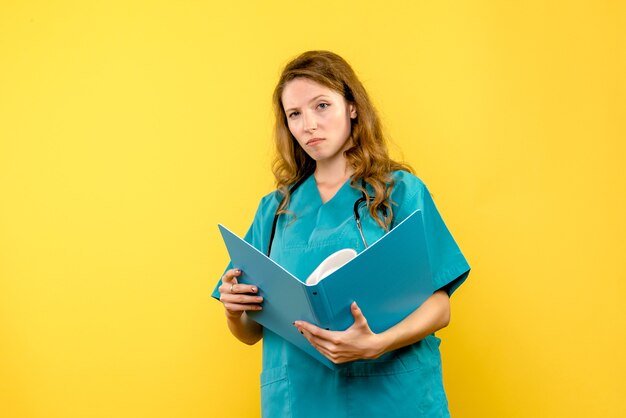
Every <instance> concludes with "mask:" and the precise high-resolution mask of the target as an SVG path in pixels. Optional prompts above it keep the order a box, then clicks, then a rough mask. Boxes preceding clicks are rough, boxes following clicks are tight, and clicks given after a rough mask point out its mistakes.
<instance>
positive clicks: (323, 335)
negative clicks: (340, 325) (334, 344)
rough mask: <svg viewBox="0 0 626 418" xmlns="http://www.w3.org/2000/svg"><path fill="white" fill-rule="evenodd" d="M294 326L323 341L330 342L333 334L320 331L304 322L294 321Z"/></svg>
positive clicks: (320, 329)
mask: <svg viewBox="0 0 626 418" xmlns="http://www.w3.org/2000/svg"><path fill="white" fill-rule="evenodd" d="M294 325H295V326H296V328H298V329H299V330H302V331H307V332H308V333H309V334H311V335H313V336H315V337H317V338H320V339H324V340H330V339H331V338H332V335H333V332H334V331H328V330H325V329H322V328H320V327H317V326H315V325H313V324H311V323H309V322H306V321H296V322H294Z"/></svg>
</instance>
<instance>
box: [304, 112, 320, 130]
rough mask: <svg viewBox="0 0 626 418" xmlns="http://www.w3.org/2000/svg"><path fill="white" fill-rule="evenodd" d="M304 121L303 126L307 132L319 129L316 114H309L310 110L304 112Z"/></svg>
mask: <svg viewBox="0 0 626 418" xmlns="http://www.w3.org/2000/svg"><path fill="white" fill-rule="evenodd" d="M302 119H303V120H302V122H303V123H304V125H303V127H304V130H305V131H306V132H313V131H314V130H316V129H317V121H316V120H315V116H314V115H311V114H309V113H308V112H302Z"/></svg>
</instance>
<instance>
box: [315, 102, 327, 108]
mask: <svg viewBox="0 0 626 418" xmlns="http://www.w3.org/2000/svg"><path fill="white" fill-rule="evenodd" d="M317 107H319V108H320V109H328V108H329V107H330V103H326V102H322V103H320V104H318V105H317Z"/></svg>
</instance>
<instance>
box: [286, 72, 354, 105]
mask: <svg viewBox="0 0 626 418" xmlns="http://www.w3.org/2000/svg"><path fill="white" fill-rule="evenodd" d="M320 95H324V96H327V97H330V98H333V99H336V100H343V96H342V95H341V94H339V93H337V92H336V91H335V90H332V89H329V88H328V87H326V86H323V85H321V84H319V83H317V82H315V81H313V80H309V79H308V78H302V77H300V78H295V79H293V80H291V81H290V82H288V83H287V84H286V85H285V88H284V89H283V94H282V96H281V100H282V102H283V107H285V108H289V107H298V106H302V105H304V104H306V103H308V102H310V101H311V100H313V99H315V98H316V97H318V96H320Z"/></svg>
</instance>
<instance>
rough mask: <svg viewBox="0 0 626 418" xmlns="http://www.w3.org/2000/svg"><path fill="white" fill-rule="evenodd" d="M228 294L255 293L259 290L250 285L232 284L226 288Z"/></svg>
mask: <svg viewBox="0 0 626 418" xmlns="http://www.w3.org/2000/svg"><path fill="white" fill-rule="evenodd" d="M228 290H229V292H230V293H257V292H258V291H259V289H258V288H257V287H256V286H254V285H251V284H243V283H236V282H235V283H234V284H233V285H231V286H229V287H228Z"/></svg>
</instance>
